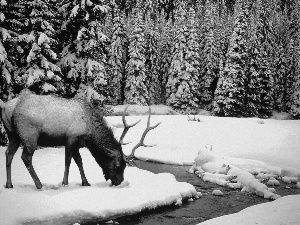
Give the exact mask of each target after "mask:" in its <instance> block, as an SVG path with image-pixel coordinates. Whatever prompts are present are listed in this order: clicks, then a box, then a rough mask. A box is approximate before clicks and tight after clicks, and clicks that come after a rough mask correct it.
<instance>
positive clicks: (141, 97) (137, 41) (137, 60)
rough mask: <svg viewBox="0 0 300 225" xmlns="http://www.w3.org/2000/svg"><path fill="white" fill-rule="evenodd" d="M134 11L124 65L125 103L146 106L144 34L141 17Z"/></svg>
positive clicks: (137, 11)
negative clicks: (127, 56) (127, 58)
mask: <svg viewBox="0 0 300 225" xmlns="http://www.w3.org/2000/svg"><path fill="white" fill-rule="evenodd" d="M139 11H140V10H136V11H135V13H134V17H133V24H134V26H133V31H132V33H130V35H129V52H128V54H129V61H128V62H127V64H126V85H125V102H126V103H135V104H141V105H147V104H148V102H149V100H148V91H147V87H146V67H145V62H146V59H145V33H144V29H145V28H144V22H143V19H142V15H141V13H140V12H139Z"/></svg>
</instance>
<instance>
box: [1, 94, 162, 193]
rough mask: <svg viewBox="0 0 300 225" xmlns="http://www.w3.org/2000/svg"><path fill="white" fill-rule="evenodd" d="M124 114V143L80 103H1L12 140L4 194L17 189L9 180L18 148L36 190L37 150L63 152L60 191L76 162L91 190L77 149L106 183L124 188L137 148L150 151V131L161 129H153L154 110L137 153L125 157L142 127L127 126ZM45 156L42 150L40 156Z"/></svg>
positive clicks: (23, 99) (47, 98) (33, 99)
mask: <svg viewBox="0 0 300 225" xmlns="http://www.w3.org/2000/svg"><path fill="white" fill-rule="evenodd" d="M129 106H130V105H128V106H127V107H126V108H125V109H124V113H123V116H122V122H123V124H124V130H123V132H122V134H121V136H120V140H119V141H118V140H116V138H115V137H114V134H113V132H112V130H111V128H109V126H108V125H107V123H106V121H105V119H104V115H103V114H102V113H101V111H99V109H97V108H95V107H93V106H92V105H91V104H90V103H88V102H86V101H85V100H82V99H76V98H73V99H66V98H62V97H57V96H54V95H43V96H42V95H36V94H32V93H29V94H28V93H26V94H20V95H19V96H18V97H17V98H14V99H12V100H10V101H8V102H6V103H4V102H3V101H1V100H0V108H1V109H2V122H3V124H4V128H5V130H6V133H7V136H8V140H9V143H8V147H7V149H6V152H5V155H6V175H7V181H6V185H5V187H6V188H13V185H12V180H11V163H12V160H13V157H14V155H15V153H16V152H17V150H18V148H19V147H20V145H22V146H23V151H22V156H21V158H22V160H23V163H24V164H25V166H26V168H27V170H28V172H29V174H30V175H31V177H32V179H33V181H34V184H35V186H36V188H37V189H41V188H42V187H43V185H42V183H41V181H40V179H39V178H38V175H37V174H36V172H35V170H34V167H33V165H32V157H33V154H34V152H35V150H36V149H37V147H38V146H40V147H55V146H65V171H64V176H63V181H62V185H68V176H69V168H70V164H71V160H72V158H73V159H74V161H75V163H76V164H77V166H78V168H79V172H80V175H81V180H82V186H90V183H89V182H88V180H87V178H86V175H85V172H84V169H83V165H82V158H81V155H80V152H79V149H80V148H82V147H86V148H87V149H88V150H89V151H90V153H91V155H92V156H93V157H94V158H95V161H96V162H97V163H98V165H99V166H100V167H101V168H102V171H103V175H104V177H105V179H106V180H110V181H111V185H112V186H118V185H120V184H121V183H122V182H123V180H124V170H125V168H126V166H127V165H129V166H132V165H133V164H132V163H133V161H134V160H135V159H137V158H136V157H135V151H136V150H137V148H139V147H141V146H143V147H153V146H154V145H146V144H145V143H144V139H145V137H146V135H147V133H148V132H149V131H150V130H153V129H155V128H156V127H157V126H158V125H159V124H160V123H158V124H156V125H154V126H150V118H151V108H150V107H149V115H148V121H147V127H146V129H145V131H144V132H143V134H142V137H141V140H140V141H139V142H138V143H137V144H136V145H135V146H134V147H133V149H132V151H131V153H130V154H129V155H125V154H124V153H123V151H122V145H126V144H128V143H124V141H123V140H124V137H125V135H126V133H127V132H128V130H129V129H130V128H132V127H133V126H135V125H136V124H138V123H139V122H140V120H139V121H137V122H135V123H133V124H131V125H129V124H128V123H127V122H126V118H125V115H126V111H127V109H128V107H129ZM41 151H43V150H41Z"/></svg>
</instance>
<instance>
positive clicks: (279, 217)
mask: <svg viewBox="0 0 300 225" xmlns="http://www.w3.org/2000/svg"><path fill="white" fill-rule="evenodd" d="M299 202H300V195H290V196H286V197H283V198H279V199H277V200H276V201H273V202H268V203H263V204H259V205H255V206H251V207H248V208H246V209H244V210H242V211H240V212H238V213H234V214H230V215H226V216H221V217H217V218H214V219H211V220H207V221H205V222H202V223H200V224H201V225H219V224H222V225H232V224H239V225H240V224H242V225H253V224H256V225H283V224H286V225H287V224H289V225H298V224H300V206H299Z"/></svg>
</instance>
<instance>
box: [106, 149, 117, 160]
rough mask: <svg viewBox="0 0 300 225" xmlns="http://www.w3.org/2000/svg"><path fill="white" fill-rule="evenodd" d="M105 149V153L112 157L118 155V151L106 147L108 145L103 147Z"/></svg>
mask: <svg viewBox="0 0 300 225" xmlns="http://www.w3.org/2000/svg"><path fill="white" fill-rule="evenodd" d="M103 149H104V153H105V154H106V155H107V156H108V157H110V158H115V157H116V156H117V152H116V151H114V150H112V149H109V148H106V147H103Z"/></svg>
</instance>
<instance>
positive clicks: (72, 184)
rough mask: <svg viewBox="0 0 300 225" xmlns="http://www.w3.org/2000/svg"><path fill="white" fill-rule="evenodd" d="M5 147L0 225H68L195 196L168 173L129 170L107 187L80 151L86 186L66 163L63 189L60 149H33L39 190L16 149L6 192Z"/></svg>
mask: <svg viewBox="0 0 300 225" xmlns="http://www.w3.org/2000/svg"><path fill="white" fill-rule="evenodd" d="M4 152H5V149H4V148H3V147H1V148H0V160H1V163H0V171H1V175H0V183H1V184H2V185H1V186H0V199H1V201H0V218H1V220H0V224H3V225H10V224H20V223H26V222H29V223H34V222H35V223H38V224H45V223H47V222H49V223H51V224H70V223H75V222H80V221H83V220H91V219H92V218H97V219H98V220H99V219H102V218H103V219H108V218H111V217H115V216H121V215H125V214H134V213H138V212H141V211H142V210H145V209H153V208H157V207H159V206H164V205H171V204H179V205H180V204H181V203H182V201H183V200H184V199H188V198H191V197H197V192H196V190H195V188H194V187H193V186H192V185H190V184H188V183H185V182H177V181H176V179H175V177H174V176H173V175H172V174H167V173H161V174H153V173H151V172H148V171H145V170H141V169H138V168H133V167H129V168H127V169H126V170H125V181H123V183H122V184H121V185H120V186H117V187H114V186H113V187H112V186H110V181H108V182H106V181H105V180H104V177H103V174H102V170H101V169H100V168H99V166H98V165H97V164H96V162H95V160H94V159H93V158H92V156H91V155H90V153H89V151H88V150H87V149H81V155H82V158H83V165H84V169H85V172H86V176H87V178H88V180H89V182H90V183H91V186H90V187H82V186H81V178H80V175H79V172H78V169H77V166H76V165H75V163H72V164H71V168H70V176H69V185H68V186H62V185H61V182H62V177H63V171H64V150H63V149H55V148H45V149H40V150H37V151H36V152H35V154H34V157H33V165H34V167H35V169H36V172H37V174H38V175H39V178H40V179H41V181H42V183H43V185H44V187H43V189H42V190H37V189H36V187H35V186H34V183H33V181H32V179H31V177H30V175H29V173H28V171H27V169H26V168H25V166H24V164H23V162H22V160H21V152H22V151H21V150H19V151H18V152H17V153H16V156H15V158H14V160H13V164H12V181H13V185H14V188H13V189H5V188H4V184H5V182H6V175H5V174H6V173H5V154H4Z"/></svg>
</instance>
